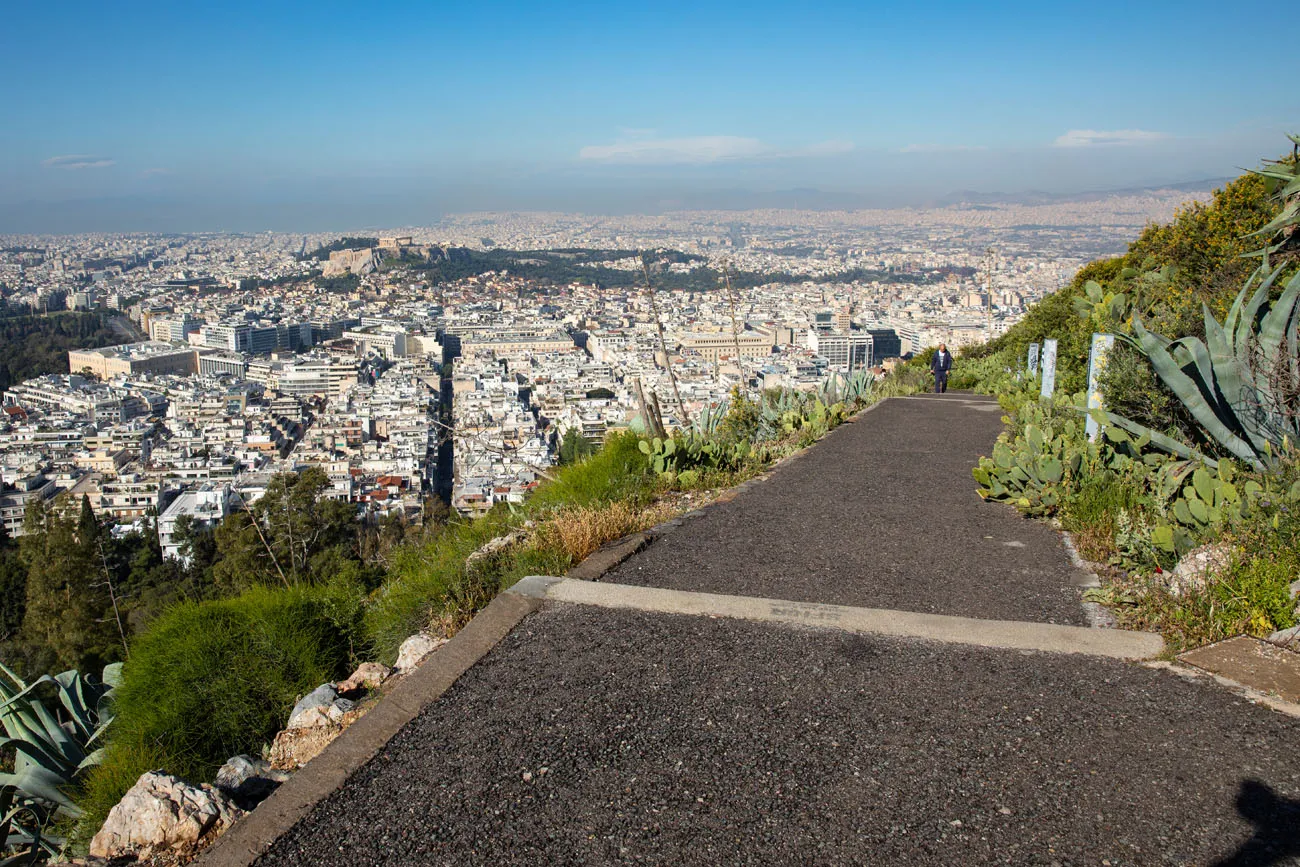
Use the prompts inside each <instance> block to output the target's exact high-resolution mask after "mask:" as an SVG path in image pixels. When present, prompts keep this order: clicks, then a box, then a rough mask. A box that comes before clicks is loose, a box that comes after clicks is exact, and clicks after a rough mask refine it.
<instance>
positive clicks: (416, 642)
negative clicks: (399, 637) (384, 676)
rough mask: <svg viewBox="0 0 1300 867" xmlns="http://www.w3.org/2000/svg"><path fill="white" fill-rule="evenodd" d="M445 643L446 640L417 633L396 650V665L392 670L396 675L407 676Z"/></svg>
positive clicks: (425, 633)
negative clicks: (394, 670)
mask: <svg viewBox="0 0 1300 867" xmlns="http://www.w3.org/2000/svg"><path fill="white" fill-rule="evenodd" d="M446 643H447V639H446V638H439V637H438V636H436V635H430V634H429V633H427V632H417V633H415V634H414V635H412V636H411V637H410V638H408V639H406V640H405V641H403V642H402V646H401V647H400V648H398V650H397V663H396V665H394V668H395V669H396V670H397V673H398V674H408V673H409V672H412V671H414V670H415V667H416V666H417V665H419V664H420V663H421V662H423V661H424V659H425V657H427V656H428V655H429V654H430V653H433V652H434V651H435V650H437V649H438V648H439V647H442V646H443V645H444V644H446Z"/></svg>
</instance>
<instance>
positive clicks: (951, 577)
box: [603, 393, 1088, 625]
mask: <svg viewBox="0 0 1300 867" xmlns="http://www.w3.org/2000/svg"><path fill="white" fill-rule="evenodd" d="M1001 418H1002V413H1001V411H1000V410H999V409H998V407H997V404H996V403H995V402H993V401H992V400H990V399H988V398H976V399H969V396H961V395H955V394H951V393H950V394H949V395H947V396H946V398H924V399H914V400H890V401H887V402H885V403H884V404H882V405H880V406H877V407H876V408H875V409H873V410H871V411H870V412H868V413H866V414H865V415H863V416H861V417H860V418H859V419H858V420H857V421H856V422H853V423H851V424H847V425H843V426H841V427H840V428H838V429H836V430H835V431H833V432H832V433H831V434H830V435H828V436H827V437H825V438H824V439H823V440H821V441H820V442H819V443H818V444H817V445H816V446H814V447H813V448H811V449H810V450H808V451H807V452H805V453H804V454H803V455H800V456H799V457H797V458H795V459H794V460H792V461H790V462H789V463H788V464H785V465H782V466H781V467H779V468H778V469H777V470H775V471H774V473H773V476H772V478H771V479H769V480H767V481H765V482H762V483H760V484H756V485H752V486H750V487H749V488H748V489H746V490H744V491H742V492H741V493H740V494H739V495H738V496H736V498H735V499H733V500H731V501H730V502H727V503H719V504H717V505H713V506H710V507H709V508H707V509H705V510H703V511H702V512H701V513H699V515H698V516H696V517H694V518H692V519H689V520H687V521H685V522H684V523H683V525H682V526H681V527H679V528H677V529H675V530H673V531H672V532H671V533H668V534H667V535H665V536H663V537H662V538H661V539H659V540H658V541H656V542H655V543H654V544H653V545H651V546H650V547H649V548H647V549H646V550H645V551H643V552H641V553H640V554H638V555H636V556H635V557H632V558H631V559H629V560H627V561H626V562H625V563H623V564H622V565H621V566H619V567H618V568H617V569H615V570H613V571H611V572H610V573H608V574H607V575H606V576H605V578H604V579H603V580H606V581H613V582H619V583H623V584H640V585H647V586H653V587H667V588H671V589H674V590H699V591H704V592H710V593H729V594H737V595H741V596H767V597H772V598H776V599H790V600H796V601H800V602H828V603H836V604H841V605H861V606H867V607H872V608H896V609H903V610H906V611H922V612H931V613H937V614H954V615H960V616H964V617H979V618H983V619H992V620H1035V621H1043V622H1048V623H1071V624H1078V625H1083V624H1084V623H1085V620H1084V614H1083V610H1082V608H1081V606H1080V591H1079V587H1078V585H1080V584H1082V583H1084V582H1085V581H1087V580H1088V576H1086V575H1085V574H1084V573H1082V572H1080V571H1079V570H1077V569H1076V568H1075V567H1074V566H1073V564H1072V563H1071V561H1070V557H1069V554H1068V553H1067V551H1066V549H1065V545H1064V543H1063V541H1062V539H1061V536H1060V534H1059V533H1057V532H1055V531H1054V530H1052V529H1051V528H1049V527H1047V526H1045V525H1043V524H1040V523H1037V522H1034V521H1030V520H1026V519H1025V518H1022V517H1021V516H1020V515H1019V513H1017V512H1016V511H1015V510H1014V509H1011V508H1010V507H1007V506H1003V505H999V504H993V503H984V502H983V501H982V500H980V498H979V495H978V494H977V493H976V484H975V480H974V479H973V478H972V477H971V468H972V467H974V466H976V465H977V463H978V462H979V458H980V456H981V455H985V454H988V453H989V452H990V451H991V450H992V447H993V442H994V441H995V440H996V439H997V435H998V433H999V432H1000V431H1001V429H1002V421H1001Z"/></svg>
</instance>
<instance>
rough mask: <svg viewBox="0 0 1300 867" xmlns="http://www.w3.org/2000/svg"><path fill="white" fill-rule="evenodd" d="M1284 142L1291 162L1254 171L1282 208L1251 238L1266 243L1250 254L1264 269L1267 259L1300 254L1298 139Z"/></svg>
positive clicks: (1268, 162) (1275, 162)
mask: <svg viewBox="0 0 1300 867" xmlns="http://www.w3.org/2000/svg"><path fill="white" fill-rule="evenodd" d="M1287 138H1289V139H1291V158H1290V159H1281V160H1265V162H1264V166H1263V167H1262V168H1259V169H1254V170H1253V173H1254V174H1256V175H1259V176H1260V177H1262V178H1263V179H1264V182H1265V183H1266V184H1267V185H1268V189H1269V191H1270V192H1271V193H1272V194H1273V197H1274V198H1275V199H1277V200H1278V202H1279V204H1280V205H1281V207H1282V209H1281V211H1280V212H1279V213H1278V215H1277V216H1276V217H1274V218H1273V219H1272V220H1271V221H1270V222H1269V223H1268V225H1266V226H1264V227H1263V228H1262V229H1259V230H1258V231H1256V232H1252V233H1251V234H1250V237H1257V238H1264V239H1265V240H1266V242H1267V243H1266V245H1265V246H1264V248H1263V249H1262V250H1257V251H1255V252H1254V253H1252V254H1250V255H1254V256H1260V257H1262V258H1263V260H1264V263H1265V265H1267V264H1268V261H1269V257H1270V256H1275V257H1278V258H1279V259H1282V260H1285V259H1287V258H1290V257H1294V256H1296V255H1298V254H1300V136H1296V135H1289V136H1287Z"/></svg>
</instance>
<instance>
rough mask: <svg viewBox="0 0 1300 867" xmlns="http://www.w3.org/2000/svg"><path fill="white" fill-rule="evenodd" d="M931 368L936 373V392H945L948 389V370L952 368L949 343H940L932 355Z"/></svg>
mask: <svg viewBox="0 0 1300 867" xmlns="http://www.w3.org/2000/svg"><path fill="white" fill-rule="evenodd" d="M930 370H931V371H932V372H933V373H934V393H935V394H944V393H946V392H947V391H948V371H950V370H952V354H951V353H949V352H948V344H946V343H940V344H939V348H938V349H936V350H935V351H934V355H933V356H931V357H930Z"/></svg>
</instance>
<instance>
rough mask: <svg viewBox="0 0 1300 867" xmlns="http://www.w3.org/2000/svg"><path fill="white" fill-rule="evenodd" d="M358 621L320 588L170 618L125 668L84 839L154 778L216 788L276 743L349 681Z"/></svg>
mask: <svg viewBox="0 0 1300 867" xmlns="http://www.w3.org/2000/svg"><path fill="white" fill-rule="evenodd" d="M340 614H343V615H344V616H342V617H340ZM356 614H357V612H356V611H355V610H353V611H344V610H343V608H342V607H341V599H340V594H339V593H338V591H337V590H336V589H331V588H321V587H316V588H305V587H300V588H292V589H283V588H281V589H273V588H255V589H252V590H249V591H247V592H245V593H244V594H242V595H241V596H238V597H235V598H232V599H225V600H220V601H215V602H203V603H193V602H186V603H182V604H180V605H177V606H175V607H174V608H172V609H170V610H169V611H167V612H166V613H164V614H163V615H162V616H161V617H159V618H158V620H157V621H156V622H155V623H154V624H153V625H152V626H151V627H150V629H149V630H148V631H147V632H145V633H144V634H143V635H141V636H140V637H139V638H138V639H137V640H136V642H135V644H134V645H133V646H132V648H131V656H130V658H129V659H128V660H127V662H126V665H125V667H124V670H123V681H122V685H121V686H120V687H119V688H118V690H117V695H116V698H115V701H114V712H115V715H116V717H115V719H114V721H113V725H112V729H111V732H112V737H111V739H110V741H109V744H108V746H107V749H106V755H105V761H104V764H103V765H102V766H101V767H100V768H97V769H96V770H95V771H93V772H92V773H91V774H90V775H89V777H88V780H87V785H86V793H85V800H84V805H85V806H86V807H87V819H86V823H85V824H86V827H88V828H92V831H91V833H93V828H98V827H99V824H100V823H102V821H103V819H104V817H105V816H106V815H107V812H108V808H109V807H111V806H112V805H113V804H115V803H116V802H117V801H118V799H120V798H121V796H122V795H123V794H124V793H125V791H126V789H127V788H129V787H130V786H131V785H132V784H133V783H134V782H135V780H136V779H137V778H138V777H139V776H140V774H142V773H143V772H144V771H147V770H149V769H150V768H154V767H165V768H166V770H167V771H168V772H169V773H172V774H176V775H178V776H181V777H184V778H186V779H191V780H206V779H211V777H212V775H213V774H214V773H215V771H216V770H217V768H219V767H220V766H221V765H222V764H223V763H224V762H225V761H226V759H228V758H229V757H230V756H233V755H237V754H239V753H242V752H248V751H249V750H256V748H257V746H258V745H259V744H262V743H265V742H269V741H270V740H271V738H272V737H273V736H274V735H275V733H276V732H277V731H278V730H279V729H280V728H281V726H283V724H284V717H285V713H286V711H287V710H288V708H289V707H291V706H292V705H293V702H294V701H295V700H296V699H297V697H298V696H299V695H301V694H303V693H305V692H307V691H309V690H311V689H313V688H315V687H316V686H317V685H318V684H320V683H323V682H326V681H331V680H335V679H337V678H339V677H342V676H344V675H345V674H346V671H345V669H346V668H347V667H348V665H349V663H350V662H351V659H350V649H351V648H352V647H353V646H355V636H354V634H353V633H354V631H355V627H356V625H357V622H356Z"/></svg>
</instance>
